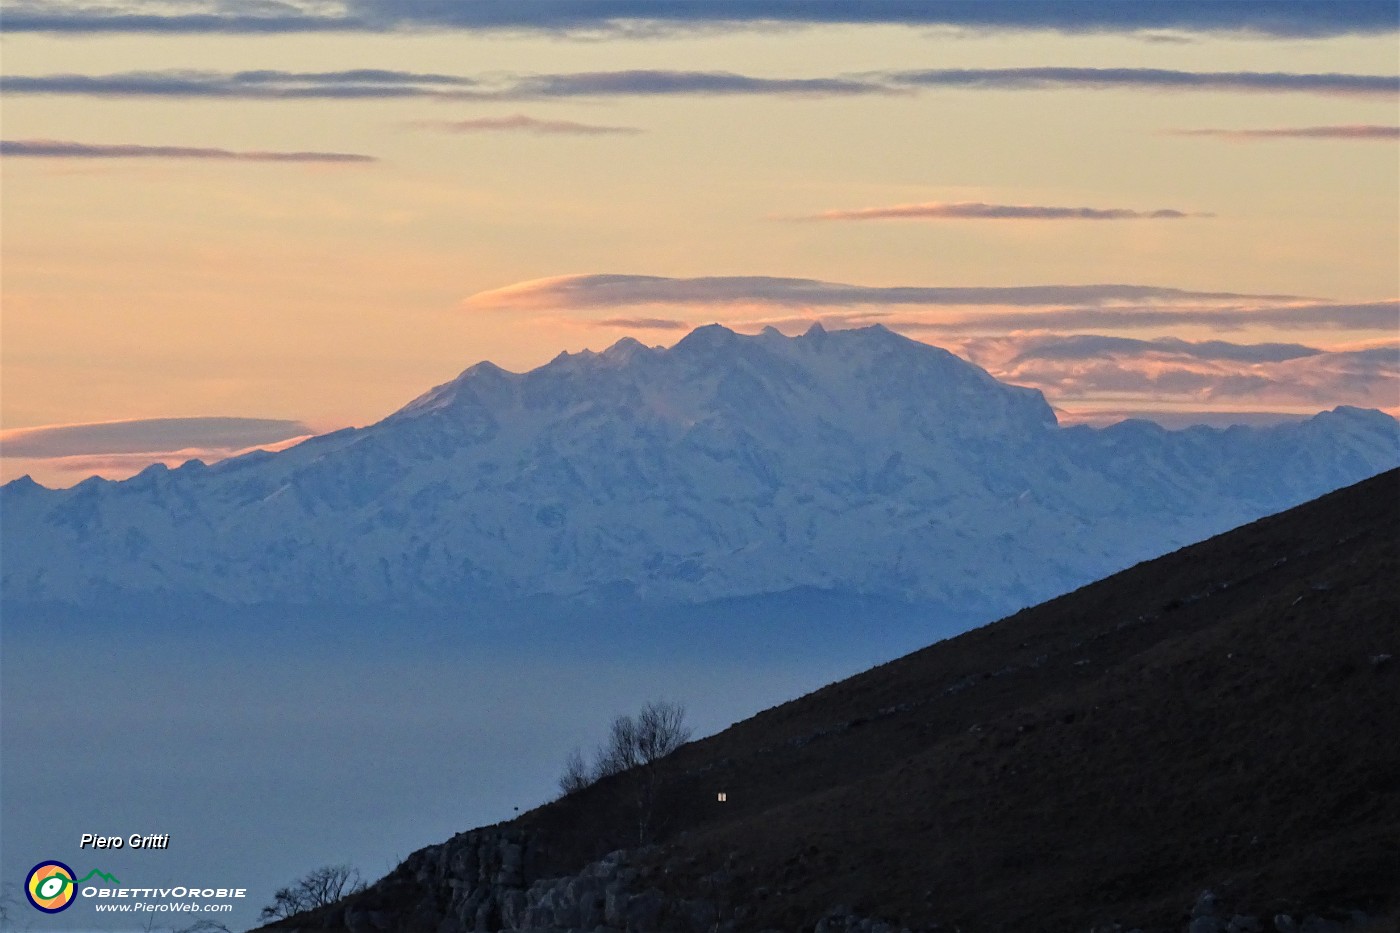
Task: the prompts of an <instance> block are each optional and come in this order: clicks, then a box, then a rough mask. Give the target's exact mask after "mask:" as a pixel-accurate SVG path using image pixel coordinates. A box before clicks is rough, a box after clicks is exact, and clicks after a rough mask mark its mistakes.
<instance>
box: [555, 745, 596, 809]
mask: <svg viewBox="0 0 1400 933" xmlns="http://www.w3.org/2000/svg"><path fill="white" fill-rule="evenodd" d="M593 780H594V778H593V774H592V772H590V771H589V770H588V764H587V763H586V762H585V761H584V760H583V751H582V750H581V749H579V748H578V747H575V748H574V750H573V751H571V752H569V757H567V758H565V759H564V773H563V774H561V775H559V796H560V797H567V796H569V795H570V794H573V793H577V792H578V791H581V790H583V789H584V788H585V787H587V786H588V785H589V784H592V783H593Z"/></svg>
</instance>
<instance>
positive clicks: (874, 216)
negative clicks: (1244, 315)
mask: <svg viewBox="0 0 1400 933" xmlns="http://www.w3.org/2000/svg"><path fill="white" fill-rule="evenodd" d="M1213 216H1215V215H1214V214H1204V213H1196V212H1188V211H1179V210H1173V209H1169V208H1162V209H1158V210H1147V211H1140V210H1130V209H1128V208H1122V207H1108V208H1103V207H1047V206H1044V205H1038V204H985V203H983V202H981V201H958V202H946V201H931V202H927V203H924V204H895V205H892V206H889V207H862V208H856V209H853V210H831V211H822V212H821V213H819V214H811V215H808V216H806V217H799V218H797V219H799V220H1180V219H1182V218H1189V217H1213Z"/></svg>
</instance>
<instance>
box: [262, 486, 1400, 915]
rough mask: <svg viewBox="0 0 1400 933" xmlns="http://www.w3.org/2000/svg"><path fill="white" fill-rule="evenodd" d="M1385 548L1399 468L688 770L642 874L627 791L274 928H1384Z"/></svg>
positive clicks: (915, 658) (1398, 759) (600, 796)
mask: <svg viewBox="0 0 1400 933" xmlns="http://www.w3.org/2000/svg"><path fill="white" fill-rule="evenodd" d="M1397 530H1400V471H1392V472H1390V473H1386V474H1383V475H1381V476H1379V477H1376V478H1374V479H1372V480H1368V481H1366V482H1364V483H1361V484H1359V485H1357V486H1353V487H1350V488H1348V489H1344V490H1341V491H1339V492H1336V493H1334V494H1332V495H1329V496H1326V497H1324V498H1322V499H1319V500H1317V501H1315V502H1311V503H1308V504H1306V505H1303V506H1300V507H1299V508H1296V509H1293V510H1291V511H1289V512H1286V513H1283V514H1280V515H1277V516H1274V517H1271V518H1267V519H1264V520H1262V521H1259V522H1255V523H1253V524H1251V525H1248V526H1245V527H1243V528H1240V529H1237V530H1235V531H1232V532H1230V533H1228V534H1224V535H1221V536H1219V537H1217V538H1214V539H1211V540H1210V541H1206V542H1204V543H1202V544H1199V545H1196V546H1193V547H1189V548H1186V549H1183V550H1181V551H1178V552H1176V553H1174V554H1171V555H1168V556H1166V557H1163V558H1161V559H1158V560H1155V561H1151V562H1149V563H1144V564H1141V565H1139V566H1137V567H1134V568H1132V569H1130V570H1128V571H1125V572H1123V573H1120V574H1117V575H1115V576H1113V577H1110V578H1108V579H1106V580H1103V581H1101V582H1099V583H1096V584H1094V585H1092V586H1088V587H1085V588H1084V589H1081V590H1079V591H1077V592H1074V593H1072V594H1069V595H1067V596H1064V597H1062V598H1059V599H1056V600H1054V601H1052V602H1049V603H1046V604H1044V605H1041V606H1037V607H1035V608H1032V609H1028V610H1025V611H1023V612H1020V613H1018V614H1016V615H1014V616H1011V617H1009V618H1007V619H1003V620H1002V621H1000V622H997V623H995V624H992V625H989V626H986V627H985V628H982V629H978V630H976V631H973V632H969V633H967V634H965V635H962V636H959V637H957V638H954V639H951V640H949V641H945V642H940V643H938V644H936V645H933V646H931V647H929V648H926V649H924V650H922V651H918V652H916V653H914V654H911V655H908V656H906V657H904V658H901V659H899V660H897V661H893V662H891V663H889V664H885V665H883V666H881V667H878V668H875V669H873V670H870V671H867V672H866V673H864V674H861V675H858V676H856V677H852V678H850V679H849V680H845V681H842V682H840V683H836V684H833V685H831V686H829V687H826V688H824V689H822V690H819V691H817V692H815V693H813V694H810V695H808V696H806V697H803V698H801V699H799V700H795V701H793V702H791V703H787V704H785V705H782V706H779V707H776V708H774V709H770V710H767V711H765V712H763V713H760V714H759V715H757V716H754V717H753V718H752V719H749V720H746V721H744V722H741V723H739V724H737V725H735V726H733V727H732V728H730V729H728V730H726V731H724V732H722V733H720V734H718V735H714V736H712V737H710V738H707V739H704V740H702V741H698V742H694V743H691V744H689V745H686V746H684V747H682V748H681V749H680V750H679V751H677V752H676V753H674V754H673V755H672V756H670V757H669V758H667V759H665V760H664V762H663V768H662V772H661V775H660V781H659V788H660V790H659V796H658V800H657V803H656V805H655V811H654V813H653V815H652V818H651V821H650V829H649V833H648V835H649V838H648V839H647V840H646V841H647V842H648V843H649V845H647V846H638V841H639V840H638V820H637V815H638V809H637V807H638V805H637V802H636V801H637V794H636V793H635V791H636V789H637V787H638V784H639V781H640V780H641V779H640V778H639V777H638V776H637V775H636V774H635V773H624V774H621V775H617V776H615V777H612V778H608V779H605V780H603V781H601V782H599V783H597V784H594V785H593V786H591V787H589V788H587V789H585V790H583V791H580V792H577V793H575V794H573V795H571V796H569V797H566V798H564V799H562V800H560V801H557V802H555V803H552V804H550V805H548V806H544V807H541V808H539V809H537V810H535V811H532V812H530V813H528V814H525V815H523V816H522V817H520V818H519V819H518V820H516V821H514V822H512V823H508V824H501V825H498V826H494V827H488V828H484V829H480V830H475V831H473V832H470V833H463V834H461V835H459V836H457V837H454V838H453V839H452V840H450V841H448V842H446V843H443V844H442V845H439V846H432V847H429V848H428V849H424V850H421V851H420V852H417V853H415V854H414V855H412V856H410V857H409V858H408V859H407V860H406V861H405V862H404V863H403V864H402V865H401V866H400V867H399V868H397V869H395V870H394V871H393V872H392V873H390V874H389V875H388V876H386V877H385V878H384V879H383V880H381V881H380V882H378V883H377V884H375V885H374V886H372V887H371V888H370V889H369V890H367V891H365V892H363V893H360V894H358V895H355V896H354V897H352V898H349V899H347V900H346V901H342V902H340V903H338V904H336V905H333V906H331V907H328V908H324V909H322V910H319V911H316V912H313V913H310V914H303V915H300V916H298V917H296V918H293V919H292V920H290V921H285V922H284V924H283V926H285V927H300V928H303V929H311V928H342V929H350V930H353V931H355V933H360V931H365V933H371V931H408V930H415V931H416V930H424V931H447V930H462V929H466V930H498V929H535V930H546V929H557V930H588V931H593V930H595V929H597V928H599V927H601V928H603V929H605V930H620V929H628V930H696V931H701V930H763V929H772V930H781V931H798V930H813V929H817V930H819V931H823V933H825V931H834V930H847V929H851V930H855V929H861V930H878V929H883V927H882V926H880V925H879V921H887V922H889V923H890V924H892V928H893V929H895V930H898V929H900V928H909V929H912V930H920V929H938V930H962V931H966V933H973V931H981V930H987V931H1002V930H1007V931H1021V930H1025V931H1041V930H1043V931H1088V930H1091V929H1096V928H1100V929H1103V928H1106V929H1113V928H1114V927H1113V924H1115V923H1121V924H1122V926H1121V928H1120V929H1122V930H1129V929H1133V928H1141V929H1143V930H1145V931H1150V930H1183V929H1186V928H1187V926H1188V925H1190V928H1191V930H1192V933H1225V931H1226V930H1227V929H1228V930H1230V931H1232V933H1244V931H1247V930H1251V929H1258V930H1263V931H1268V930H1274V929H1279V930H1288V929H1291V928H1293V927H1290V923H1294V922H1295V921H1296V923H1294V927H1296V928H1299V929H1317V930H1321V929H1333V928H1334V927H1330V926H1328V925H1327V923H1326V922H1325V921H1327V920H1328V919H1335V920H1339V921H1343V922H1345V923H1346V924H1348V925H1349V926H1354V925H1358V924H1361V925H1364V926H1366V928H1368V929H1389V928H1391V927H1392V926H1393V925H1394V922H1395V918H1396V916H1397V914H1396V909H1397V907H1400V594H1398V593H1397V590H1400V586H1398V585H1397V581H1400V566H1397V563H1400V561H1397V551H1398V550H1400V549H1398V548H1397ZM562 751H563V750H561V752H562ZM475 753H478V752H477V751H476V750H473V749H463V754H464V755H470V754H475ZM561 758H562V754H561ZM721 792H723V793H724V794H726V795H727V800H726V801H725V802H720V801H718V800H717V794H719V793H721ZM620 849H625V850H627V851H624V852H617V851H615V850H620ZM609 853H612V854H611V855H609ZM1206 890H1209V891H1210V892H1212V893H1211V895H1209V896H1207V897H1206V898H1204V899H1202V898H1201V894H1202V892H1203V891H1206ZM1193 905H1195V907H1196V916H1195V917H1194V919H1193V918H1192V916H1191V911H1192V908H1193ZM1285 914H1286V915H1287V916H1286V917H1279V916H1278V915H1285ZM1362 914H1364V915H1365V916H1366V917H1367V918H1369V919H1368V920H1363V919H1362ZM1276 917H1277V918H1278V919H1277V920H1276V919H1275V918H1276ZM858 918H860V919H858ZM1255 918H1257V919H1255ZM1290 918H1291V919H1290ZM1232 922H1233V925H1232ZM1251 923H1253V924H1254V925H1253V926H1251Z"/></svg>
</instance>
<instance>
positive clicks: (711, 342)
mask: <svg viewBox="0 0 1400 933" xmlns="http://www.w3.org/2000/svg"><path fill="white" fill-rule="evenodd" d="M739 339H740V338H739V335H738V334H736V333H735V332H734V331H732V330H730V329H729V328H727V327H725V326H724V325H723V324H704V325H702V326H700V327H697V328H695V329H694V330H693V331H691V332H690V333H688V334H686V335H685V336H684V337H682V338H681V339H680V340H679V341H678V342H677V343H676V345H675V346H674V347H672V348H671V349H672V351H680V352H681V353H683V354H684V353H687V352H690V351H694V350H702V351H712V350H718V349H721V348H723V347H728V346H732V345H733V344H734V343H735V341H737V340H739Z"/></svg>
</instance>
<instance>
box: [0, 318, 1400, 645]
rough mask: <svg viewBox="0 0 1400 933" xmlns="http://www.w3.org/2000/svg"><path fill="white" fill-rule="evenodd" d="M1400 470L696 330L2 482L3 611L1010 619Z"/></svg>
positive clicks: (958, 375)
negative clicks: (184, 451) (649, 612)
mask: <svg viewBox="0 0 1400 933" xmlns="http://www.w3.org/2000/svg"><path fill="white" fill-rule="evenodd" d="M1397 464H1400V424H1397V422H1396V421H1395V420H1394V419H1393V418H1391V417H1389V416H1387V415H1385V414H1383V413H1381V412H1377V411H1367V410H1360V409H1354V408H1338V409H1336V410H1334V411H1330V412H1325V413H1322V414H1319V415H1317V416H1316V417H1313V418H1311V419H1309V420H1307V421H1302V422H1297V423H1290V424H1282V425H1278V426H1275V427H1268V428H1248V427H1232V428H1228V429H1224V430H1221V429H1213V428H1206V427H1196V428H1190V429H1187V430H1183V431H1167V430H1164V429H1162V428H1160V427H1157V426H1156V425H1153V424H1150V423H1147V422H1142V421H1129V422H1124V423H1122V424H1118V425H1114V426H1112V427H1108V428H1104V429H1092V428H1088V427H1071V428H1063V427H1060V426H1059V425H1058V424H1057V422H1056V420H1055V417H1054V414H1053V412H1052V411H1051V408H1050V406H1049V405H1048V404H1047V403H1046V401H1045V399H1044V397H1043V396H1042V395H1041V394H1040V393H1039V392H1037V391H1033V390H1030V389H1026V388H1021V387H1017V386H1011V385H1006V384H1004V383H1001V382H998V381H997V380H996V379H994V378H993V377H992V376H990V375H989V374H988V373H986V372H985V371H984V370H982V369H980V368H978V367H977V366H974V365H972V364H971V363H968V362H966V361H965V360H962V359H959V358H958V357H956V356H954V355H953V354H951V353H948V352H947V351H944V350H940V349H937V348H935V347H931V346H928V345H926V344H923V343H920V342H917V341H914V340H910V339H907V338H904V337H901V336H899V335H897V334H894V333H892V332H891V331H889V330H886V329H884V328H882V327H871V328H865V329H860V330H849V331H839V332H832V333H828V332H826V331H824V330H822V329H821V328H820V327H813V328H812V329H811V330H810V331H808V332H807V333H806V334H804V335H802V336H800V337H795V338H788V337H784V336H783V335H782V334H780V333H778V332H777V331H775V330H772V329H769V330H766V331H764V332H763V333H762V334H759V335H757V336H743V335H739V334H736V333H734V332H732V331H729V330H727V329H725V328H723V327H720V326H718V325H712V326H708V327H701V328H699V329H697V330H695V331H694V332H692V333H691V334H689V335H688V336H687V337H685V338H684V339H683V340H681V341H680V342H679V343H677V344H676V345H675V346H674V347H671V348H670V349H661V348H648V347H646V346H643V345H642V344H640V343H638V342H637V341H635V340H631V339H624V340H622V341H620V342H619V343H617V344H616V345H614V346H612V347H610V348H609V349H607V350H605V351H603V352H601V353H592V352H584V353H579V354H568V353H565V354H561V355H560V356H559V357H558V358H556V359H555V360H553V361H552V362H550V363H549V364H547V365H545V366H542V367H540V368H538V369H535V370H532V371H530V372H527V373H523V374H517V373H510V372H506V371H504V370H502V369H500V368H499V367H496V366H494V365H492V364H491V363H480V364H478V365H476V366H473V367H471V368H470V369H468V370H467V371H466V372H464V373H462V375H461V376H459V377H458V378H456V379H454V380H453V381H451V382H449V383H446V384H445V385H441V386H438V387H437V388H435V389H433V390H431V391H430V392H428V393H426V394H425V395H423V396H421V397H420V398H418V399H416V400H415V401H413V402H411V403H410V404H408V405H407V406H405V407H404V408H402V409H401V410H399V411H398V412H395V413H394V414H392V415H390V416H389V417H387V418H385V419H384V420H383V421H380V422H378V423H377V424H374V425H371V426H369V427H365V428H359V429H347V430H344V431H338V432H335V433H332V434H327V435H324V436H321V437H316V438H313V439H311V440H308V441H306V442H304V443H302V444H300V445H298V446H296V447H293V448H291V449H288V450H285V451H282V452H279V453H267V452H259V453H254V454H249V455H246V456H243V457H238V458H235V459H231V460H226V461H223V462H220V463H218V464H215V465H213V466H206V465H204V464H202V463H199V462H197V461H192V462H190V463H187V464H185V465H184V466H182V467H180V468H178V469H175V470H168V469H166V468H164V467H161V466H153V467H151V468H149V469H147V470H145V471H143V472H142V473H141V474H140V475H138V476H136V477H133V478H131V479H129V480H126V481H122V482H109V481H105V480H101V479H96V478H94V479H90V480H87V481H85V482H83V483H80V484H79V485H77V486H75V487H73V488H72V489H64V490H49V489H45V488H43V487H40V486H38V485H37V484H35V483H33V482H32V481H31V480H29V479H27V478H25V479H21V480H17V481H15V482H12V483H10V484H8V485H6V486H5V487H4V488H3V491H0V494H2V495H3V499H0V508H3V527H2V528H0V539H2V543H3V595H4V597H5V598H6V599H7V600H29V601H50V600H57V601H78V602H84V601H95V600H107V599H111V598H114V597H119V596H122V595H132V594H142V595H160V596H166V597H174V598H185V597H197V598H209V599H214V600H219V601H223V602H227V603H232V604H254V603H329V604H351V603H379V602H383V603H396V604H401V605H403V604H407V605H433V604H437V605H441V604H451V603H457V602H461V601H466V600H472V601H510V600H520V599H530V598H535V597H563V598H570V599H573V598H584V599H588V600H594V601H600V600H609V599H634V600H642V601H647V602H654V603H671V602H681V603H697V602H703V601H707V600H711V599H718V598H728V597H741V596H751V595H761V594H772V593H781V592H784V591H788V590H793V589H799V588H801V589H817V590H832V591H841V592H847V593H857V594H868V595H878V596H881V597H896V598H902V599H909V600H912V601H923V602H932V603H941V604H945V605H948V606H957V607H959V609H960V611H962V612H963V613H967V612H972V613H975V614H981V615H982V616H983V617H986V618H991V617H994V616H995V615H996V614H998V613H1000V612H1004V611H1007V610H1010V609H1014V608H1017V607H1019V606H1023V605H1029V604H1032V603H1035V602H1037V601H1039V600H1041V599H1044V598H1046V597H1049V596H1052V595H1055V594H1058V593H1062V592H1065V591H1067V590H1070V589H1072V588H1074V587H1076V586H1079V585H1082V584H1084V583H1087V582H1089V581H1092V580H1095V579H1098V578H1100V577H1103V576H1105V575H1107V574H1109V573H1112V572H1114V571H1116V570H1119V569H1122V568H1124V567H1126V566H1129V565H1131V564H1133V563H1136V562H1137V561H1140V560H1143V559H1146V558H1149V557H1153V556H1156V555H1158V554H1161V553H1164V552H1167V551H1170V550H1173V549H1175V548H1178V547H1180V546H1182V545H1185V544H1188V543H1191V542H1194V541H1198V540H1201V539H1203V538H1206V537H1208V536H1210V535H1212V534H1215V533H1218V532H1220V531H1223V530H1225V529H1228V528H1231V527H1234V526H1236V525H1239V524H1242V523H1244V522H1247V521H1250V520H1252V519H1255V518H1258V517H1260V516H1262V515H1265V514H1268V513H1272V512H1276V511H1279V510H1281V509H1284V508H1287V507H1290V506H1292V505H1295V504H1297V503H1300V502H1303V501H1306V500H1308V499H1311V498H1314V497H1316V496H1318V495H1320V494H1322V493H1325V492H1327V491H1329V490H1332V489H1335V488H1338V487H1341V486H1345V485H1347V484H1350V483H1354V482H1356V481H1358V480H1361V479H1364V478H1366V477H1369V476H1372V475H1374V474H1376V473H1379V472H1381V471H1382V470H1385V469H1388V468H1391V467H1394V466H1396V465H1397Z"/></svg>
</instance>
